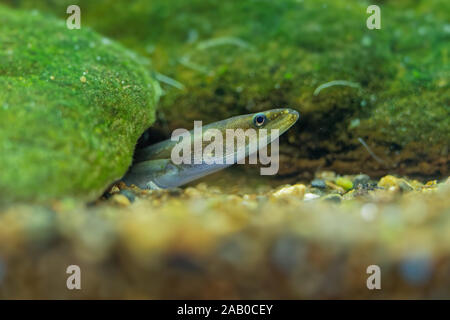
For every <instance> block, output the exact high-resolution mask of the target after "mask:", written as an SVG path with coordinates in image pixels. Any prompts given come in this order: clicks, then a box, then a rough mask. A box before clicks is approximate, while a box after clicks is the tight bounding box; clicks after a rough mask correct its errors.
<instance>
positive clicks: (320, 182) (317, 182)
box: [311, 179, 327, 189]
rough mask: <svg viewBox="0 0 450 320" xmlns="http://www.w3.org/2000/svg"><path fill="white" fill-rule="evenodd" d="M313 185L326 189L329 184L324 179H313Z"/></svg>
mask: <svg viewBox="0 0 450 320" xmlns="http://www.w3.org/2000/svg"><path fill="white" fill-rule="evenodd" d="M311 187H314V188H319V189H325V188H326V187H327V185H326V183H325V181H324V180H322V179H314V180H313V181H311Z"/></svg>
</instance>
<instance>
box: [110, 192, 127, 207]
mask: <svg viewBox="0 0 450 320" xmlns="http://www.w3.org/2000/svg"><path fill="white" fill-rule="evenodd" d="M111 201H112V202H114V203H115V204H118V205H120V206H124V207H127V206H129V205H130V204H131V203H130V200H129V199H128V198H127V197H125V196H124V195H123V194H115V195H113V196H112V197H111Z"/></svg>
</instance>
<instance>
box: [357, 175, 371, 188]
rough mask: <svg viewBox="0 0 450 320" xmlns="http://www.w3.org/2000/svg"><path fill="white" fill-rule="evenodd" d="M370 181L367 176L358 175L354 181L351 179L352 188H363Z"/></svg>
mask: <svg viewBox="0 0 450 320" xmlns="http://www.w3.org/2000/svg"><path fill="white" fill-rule="evenodd" d="M369 181H370V177H369V176H368V175H367V174H358V175H357V176H356V177H355V178H354V179H353V186H354V187H355V188H356V187H358V186H359V185H361V186H365V185H367V184H368V183H369Z"/></svg>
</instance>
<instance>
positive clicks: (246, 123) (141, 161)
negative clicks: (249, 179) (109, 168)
mask: <svg viewBox="0 0 450 320" xmlns="http://www.w3.org/2000/svg"><path fill="white" fill-rule="evenodd" d="M298 118H299V113H298V112H297V111H295V110H293V109H289V108H280V109H272V110H268V111H264V112H259V113H253V114H246V115H240V116H236V117H232V118H229V119H225V120H222V121H218V122H214V123H211V124H208V125H205V126H203V127H202V128H201V129H200V131H197V129H196V128H194V129H193V130H191V131H187V130H184V131H183V134H180V135H178V136H177V137H174V135H172V138H171V139H168V140H165V141H161V142H159V143H156V144H154V145H151V146H148V147H146V148H143V149H140V150H137V151H136V153H135V156H134V162H133V165H132V166H131V167H130V169H129V170H128V172H127V174H126V175H125V176H124V177H123V179H122V180H123V181H124V182H125V183H126V184H127V185H132V184H134V185H136V186H138V187H140V188H141V189H167V188H175V187H178V186H181V185H184V184H186V183H188V182H191V181H193V180H196V179H199V178H201V177H203V176H205V175H208V174H211V173H213V172H216V171H219V170H222V169H224V168H226V167H228V166H230V165H232V164H235V163H243V162H242V161H243V160H245V158H246V157H248V156H252V155H255V154H256V153H257V152H258V151H259V150H261V149H262V148H265V147H266V146H267V145H268V144H270V143H272V142H273V141H274V140H276V139H278V137H279V135H281V134H283V133H284V132H286V131H287V130H288V129H289V128H290V127H291V126H292V125H293V124H294V123H295V122H296V121H297V120H298ZM210 129H211V130H210ZM227 129H231V131H230V130H227ZM247 129H253V130H247ZM262 129H265V130H262ZM211 132H212V133H214V134H215V135H212V136H211V134H210V133H211ZM228 132H235V133H236V135H235V137H234V138H236V141H237V140H239V139H240V138H241V139H244V140H240V141H241V142H242V143H238V142H236V143H235V144H234V143H233V144H234V147H233V148H228V147H225V146H226V141H225V140H226V138H227V137H228V136H227V133H228ZM244 132H254V133H256V142H255V139H253V140H252V139H250V138H249V136H244V137H242V135H243V133H244ZM217 135H221V136H222V137H223V141H219V142H222V143H223V145H224V147H223V150H221V152H216V151H217V150H214V152H212V153H210V154H209V158H208V159H206V158H207V157H205V153H204V151H206V150H209V149H206V148H208V145H210V147H209V148H210V149H211V143H212V142H217V139H218V138H220V139H222V138H221V137H217ZM234 138H233V139H234ZM228 140H229V139H228ZM250 141H253V142H254V144H252V143H251V142H250ZM233 142H234V141H233ZM186 144H188V145H186ZM180 146H181V147H183V146H185V147H187V148H188V149H189V150H190V151H192V150H193V151H192V152H190V153H189V154H188V157H190V159H188V160H191V161H190V162H188V163H186V161H185V162H183V163H177V162H176V161H173V159H174V157H173V154H174V153H173V151H175V150H174V148H178V149H179V148H181V147H180ZM183 150H187V149H183ZM216 153H217V155H216ZM176 154H178V153H176ZM202 156H203V157H202Z"/></svg>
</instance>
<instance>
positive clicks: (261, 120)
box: [253, 113, 267, 127]
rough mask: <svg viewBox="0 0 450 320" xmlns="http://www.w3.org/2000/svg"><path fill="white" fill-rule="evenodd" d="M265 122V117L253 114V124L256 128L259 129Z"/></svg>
mask: <svg viewBox="0 0 450 320" xmlns="http://www.w3.org/2000/svg"><path fill="white" fill-rule="evenodd" d="M266 120H267V118H266V116H265V115H264V114H262V113H258V114H255V116H254V117H253V123H254V124H255V126H257V127H261V126H262V125H263V124H264V123H265V122H266Z"/></svg>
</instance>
